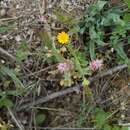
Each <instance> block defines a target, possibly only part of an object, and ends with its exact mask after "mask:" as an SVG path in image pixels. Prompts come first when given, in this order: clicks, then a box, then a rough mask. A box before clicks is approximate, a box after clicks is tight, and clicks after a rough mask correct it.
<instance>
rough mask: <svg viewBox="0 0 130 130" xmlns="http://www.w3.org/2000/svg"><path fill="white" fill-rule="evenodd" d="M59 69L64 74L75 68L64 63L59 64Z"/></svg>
mask: <svg viewBox="0 0 130 130" xmlns="http://www.w3.org/2000/svg"><path fill="white" fill-rule="evenodd" d="M57 68H58V70H59V71H60V72H61V73H64V72H67V71H70V70H71V69H72V68H73V65H72V64H71V63H69V62H63V63H59V64H58V66H57Z"/></svg>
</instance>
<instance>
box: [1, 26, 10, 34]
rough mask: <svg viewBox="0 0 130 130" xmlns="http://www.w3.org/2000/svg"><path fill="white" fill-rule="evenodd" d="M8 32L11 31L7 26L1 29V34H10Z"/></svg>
mask: <svg viewBox="0 0 130 130" xmlns="http://www.w3.org/2000/svg"><path fill="white" fill-rule="evenodd" d="M8 31H9V28H8V27H6V26H2V27H0V33H5V32H8Z"/></svg>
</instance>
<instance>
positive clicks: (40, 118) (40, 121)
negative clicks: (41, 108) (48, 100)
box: [36, 114, 46, 125]
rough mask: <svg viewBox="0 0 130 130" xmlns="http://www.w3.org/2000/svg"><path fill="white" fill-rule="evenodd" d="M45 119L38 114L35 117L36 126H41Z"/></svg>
mask: <svg viewBox="0 0 130 130" xmlns="http://www.w3.org/2000/svg"><path fill="white" fill-rule="evenodd" d="M45 119H46V116H45V115H44V114H38V115H37V116H36V124H37V125H41V124H42V123H44V121H45Z"/></svg>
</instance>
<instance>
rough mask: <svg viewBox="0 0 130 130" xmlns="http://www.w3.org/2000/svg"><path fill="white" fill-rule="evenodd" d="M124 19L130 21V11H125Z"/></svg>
mask: <svg viewBox="0 0 130 130" xmlns="http://www.w3.org/2000/svg"><path fill="white" fill-rule="evenodd" d="M123 19H124V20H125V22H130V13H125V15H124V17H123Z"/></svg>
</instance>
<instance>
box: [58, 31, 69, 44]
mask: <svg viewBox="0 0 130 130" xmlns="http://www.w3.org/2000/svg"><path fill="white" fill-rule="evenodd" d="M57 39H58V42H59V43H61V44H67V43H68V41H69V35H68V34H67V33H65V32H61V33H59V34H58V35H57Z"/></svg>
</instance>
